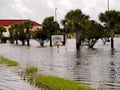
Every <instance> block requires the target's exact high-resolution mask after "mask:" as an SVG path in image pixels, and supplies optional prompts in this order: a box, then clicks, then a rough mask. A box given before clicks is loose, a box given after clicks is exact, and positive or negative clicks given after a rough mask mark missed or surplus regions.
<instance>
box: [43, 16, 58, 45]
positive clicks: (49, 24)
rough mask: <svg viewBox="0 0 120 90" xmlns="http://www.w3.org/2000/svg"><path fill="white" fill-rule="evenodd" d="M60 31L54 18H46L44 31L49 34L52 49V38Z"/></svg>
mask: <svg viewBox="0 0 120 90" xmlns="http://www.w3.org/2000/svg"><path fill="white" fill-rule="evenodd" d="M59 29H60V27H59V24H58V22H57V21H54V17H53V16H50V17H46V18H45V19H44V21H43V30H44V31H46V32H47V34H48V38H49V40H50V46H51V47H52V38H51V36H52V35H54V34H56V33H57V31H58V30H59Z"/></svg>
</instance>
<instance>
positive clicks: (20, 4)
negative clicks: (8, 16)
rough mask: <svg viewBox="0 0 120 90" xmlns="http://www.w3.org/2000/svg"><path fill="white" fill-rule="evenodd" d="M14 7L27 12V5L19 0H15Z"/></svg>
mask: <svg viewBox="0 0 120 90" xmlns="http://www.w3.org/2000/svg"><path fill="white" fill-rule="evenodd" d="M14 7H15V8H16V9H17V10H18V11H20V12H21V13H24V12H29V9H28V8H27V6H26V5H25V4H24V3H23V2H22V1H21V0H15V5H14Z"/></svg>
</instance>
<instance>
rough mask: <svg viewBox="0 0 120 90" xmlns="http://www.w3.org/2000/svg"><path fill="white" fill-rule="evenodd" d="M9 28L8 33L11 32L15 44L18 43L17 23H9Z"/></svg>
mask: <svg viewBox="0 0 120 90" xmlns="http://www.w3.org/2000/svg"><path fill="white" fill-rule="evenodd" d="M9 30H10V34H11V32H12V35H13V38H14V39H15V41H16V45H18V39H19V36H18V34H19V24H13V25H11V28H10V29H9Z"/></svg>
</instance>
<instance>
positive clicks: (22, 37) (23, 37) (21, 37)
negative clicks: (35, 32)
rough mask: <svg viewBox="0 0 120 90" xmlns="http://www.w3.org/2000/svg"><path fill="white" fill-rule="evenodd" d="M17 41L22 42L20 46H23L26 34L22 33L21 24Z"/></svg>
mask: <svg viewBox="0 0 120 90" xmlns="http://www.w3.org/2000/svg"><path fill="white" fill-rule="evenodd" d="M19 40H20V41H21V42H22V45H25V40H26V32H25V31H24V27H23V24H20V25H19Z"/></svg>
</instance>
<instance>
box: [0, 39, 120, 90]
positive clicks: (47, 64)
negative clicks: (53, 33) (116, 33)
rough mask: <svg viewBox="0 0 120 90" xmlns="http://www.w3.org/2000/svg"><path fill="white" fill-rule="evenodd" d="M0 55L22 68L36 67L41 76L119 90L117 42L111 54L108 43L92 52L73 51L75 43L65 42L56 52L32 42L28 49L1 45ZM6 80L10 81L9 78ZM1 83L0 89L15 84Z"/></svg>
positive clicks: (84, 49)
mask: <svg viewBox="0 0 120 90" xmlns="http://www.w3.org/2000/svg"><path fill="white" fill-rule="evenodd" d="M0 55H3V56H5V57H7V58H11V59H14V60H17V61H19V62H20V63H22V65H23V66H25V65H35V66H37V67H38V68H39V71H40V73H43V74H49V75H55V76H59V77H64V78H69V79H71V80H75V81H77V82H78V83H82V84H84V85H88V86H91V87H94V88H96V89H97V90H120V38H115V52H113V53H112V52H111V49H110V43H107V44H106V45H103V43H102V41H101V40H99V41H98V43H97V44H96V45H95V49H94V50H90V49H88V48H87V47H86V46H84V47H82V48H81V50H79V51H76V48H75V40H74V39H70V40H67V45H66V46H60V48H59V51H58V49H57V47H56V46H53V47H52V48H50V47H49V46H46V47H44V48H41V47H39V43H38V42H36V41H34V40H31V46H30V47H27V46H21V45H19V46H16V45H12V44H9V43H8V44H0ZM3 69H4V68H3ZM0 72H1V71H0ZM2 72H3V71H2ZM4 73H6V74H7V73H9V72H5V71H4ZM0 77H1V76H0ZM5 77H6V78H7V77H9V74H8V75H6V76H5ZM1 79H2V78H0V88H1V87H9V88H14V87H15V86H16V85H12V86H11V83H10V82H13V83H14V80H13V81H9V80H8V79H6V81H1ZM13 79H14V78H13ZM7 81H8V82H7ZM6 82H7V85H6ZM19 83H20V82H18V84H19ZM20 84H21V83H20ZM4 85H5V86H4ZM0 90H1V89H0ZM3 90H4V89H3ZM5 90H7V89H5ZM8 90H9V89H8ZM11 90H20V89H19V88H18V89H11ZM26 90H27V89H26ZM28 90H30V89H28Z"/></svg>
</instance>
